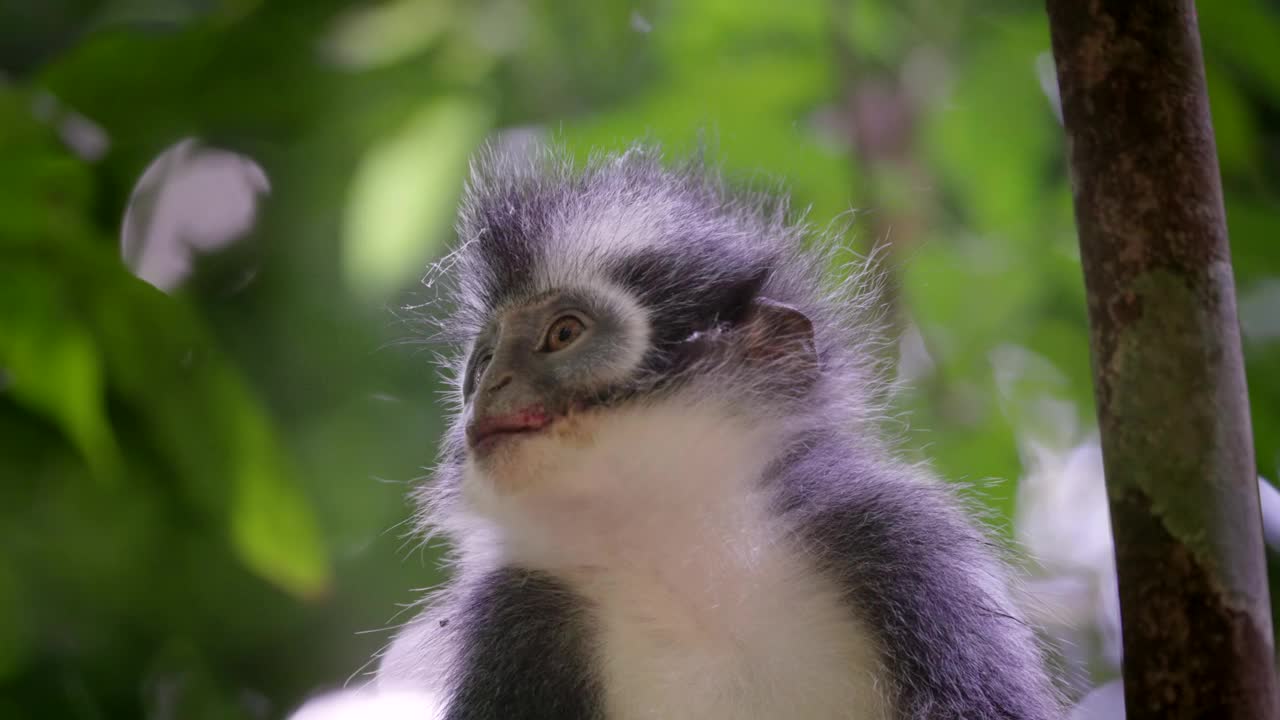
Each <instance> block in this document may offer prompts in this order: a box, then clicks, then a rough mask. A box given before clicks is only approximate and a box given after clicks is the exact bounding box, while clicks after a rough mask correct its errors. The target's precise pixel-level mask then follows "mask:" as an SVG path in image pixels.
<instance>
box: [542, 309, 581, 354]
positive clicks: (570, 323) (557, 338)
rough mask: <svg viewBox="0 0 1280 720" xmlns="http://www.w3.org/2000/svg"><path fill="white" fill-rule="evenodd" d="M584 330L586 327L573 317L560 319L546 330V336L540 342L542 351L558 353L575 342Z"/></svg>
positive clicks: (567, 316)
mask: <svg viewBox="0 0 1280 720" xmlns="http://www.w3.org/2000/svg"><path fill="white" fill-rule="evenodd" d="M586 329H587V326H586V325H584V324H583V322H582V321H581V320H579V319H578V318H576V317H574V316H573V315H565V316H563V317H560V318H558V319H556V321H555V322H553V323H551V327H550V328H548V329H547V336H546V337H545V338H543V340H542V349H543V351H544V352H549V353H553V352H559V351H561V350H563V349H565V348H567V347H569V346H570V345H572V344H574V343H575V342H577V340H578V338H579V337H582V332H583V331H584V330H586Z"/></svg>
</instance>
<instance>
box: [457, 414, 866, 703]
mask: <svg viewBox="0 0 1280 720" xmlns="http://www.w3.org/2000/svg"><path fill="white" fill-rule="evenodd" d="M560 424H561V425H562V427H556V428H554V429H553V430H552V431H551V432H549V433H547V434H545V435H541V436H535V437H531V438H526V439H519V440H517V443H515V444H514V445H513V446H510V447H507V448H502V449H501V450H502V454H501V456H499V457H495V458H492V460H493V462H491V463H487V464H486V467H485V468H483V469H482V468H480V467H477V466H475V465H470V466H469V467H468V468H467V472H466V481H465V492H466V494H467V497H468V499H469V502H470V504H471V506H472V507H473V508H474V510H475V511H476V513H477V515H478V516H479V518H483V520H482V522H488V523H490V524H491V528H490V530H491V531H490V532H488V533H485V535H486V536H488V537H489V538H491V539H493V540H495V541H496V542H497V544H498V545H497V547H496V548H494V549H493V550H491V552H492V553H493V556H494V557H495V558H497V559H498V560H499V561H500V562H507V563H519V564H521V565H524V566H527V567H534V568H540V569H544V570H548V571H551V572H552V573H554V574H556V575H557V576H559V577H561V578H563V579H565V580H567V581H568V582H569V583H570V584H571V585H572V586H574V587H575V589H576V590H578V591H579V592H581V593H582V594H583V595H584V596H585V597H586V598H587V599H588V600H589V601H590V602H591V604H592V606H593V607H594V608H595V612H596V613H597V619H598V621H599V623H600V628H601V633H602V640H603V644H602V648H601V650H600V652H601V662H603V667H604V684H605V688H606V698H607V705H608V709H609V713H610V714H609V716H610V718H618V719H621V720H631V719H636V720H639V719H640V718H686V717H687V718H698V719H699V720H720V719H725V720H727V719H729V718H740V719H750V718H761V719H764V718H783V717H797V718H810V719H813V720H820V719H822V718H858V719H872V718H883V717H886V702H885V701H884V700H883V699H882V695H881V692H880V689H879V687H878V686H879V684H880V682H881V680H880V677H881V670H880V666H879V660H878V658H877V654H876V652H875V649H874V645H873V643H872V641H871V639H870V637H869V635H868V633H867V631H866V629H865V628H862V627H860V626H859V624H858V623H857V622H856V621H855V620H854V619H853V617H852V616H851V614H850V612H849V610H848V609H847V607H846V606H845V605H843V604H842V603H841V602H840V600H839V598H838V594H837V590H836V588H835V587H834V586H833V585H832V584H831V583H829V582H828V581H827V580H826V579H825V578H823V577H822V576H820V575H819V574H818V573H817V572H815V571H814V568H813V565H812V562H811V560H810V558H808V557H805V556H803V555H802V554H801V553H800V552H798V549H797V547H796V545H795V544H794V543H793V542H792V540H791V538H790V536H789V533H788V528H786V527H782V526H780V524H779V521H778V520H777V519H775V518H774V517H773V516H771V515H770V513H768V512H767V511H766V508H765V507H764V503H765V500H766V498H765V496H764V493H763V492H762V491H761V490H760V489H759V487H758V484H759V483H758V481H759V480H760V477H761V474H762V472H763V470H764V468H765V465H766V464H767V463H768V462H769V460H770V459H771V458H772V457H773V454H774V452H775V451H776V450H777V447H778V446H777V442H778V441H777V439H776V438H778V437H779V436H780V435H782V434H784V433H781V432H779V431H778V428H776V427H772V426H771V425H770V424H768V423H761V422H759V421H755V422H748V421H747V420H746V419H744V418H742V417H740V416H734V415H733V414H732V413H730V412H728V411H726V410H722V409H719V408H715V407H712V406H708V405H696V404H695V405H690V404H675V403H668V404H662V405H657V406H654V405H647V406H646V405H641V406H639V407H635V408H630V409H623V410H614V411H608V412H604V413H588V414H585V415H582V416H578V417H572V418H568V419H566V420H562V421H560ZM479 518H478V519H479Z"/></svg>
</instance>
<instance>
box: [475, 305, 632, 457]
mask: <svg viewBox="0 0 1280 720" xmlns="http://www.w3.org/2000/svg"><path fill="white" fill-rule="evenodd" d="M649 336H650V333H649V321H648V318H647V317H646V314H645V312H644V311H643V310H642V309H641V308H640V307H639V306H638V305H637V304H636V303H635V302H634V301H632V300H631V299H630V298H628V297H627V296H626V295H625V294H624V293H621V292H618V291H612V290H610V289H608V288H601V287H596V288H593V289H586V288H583V289H573V290H553V291H547V292H543V293H540V294H538V295H535V296H532V297H530V298H527V299H525V300H523V301H521V302H518V303H512V304H511V305H509V306H507V307H505V308H501V309H499V311H498V312H496V313H494V315H493V316H492V318H491V319H490V321H489V322H488V323H487V324H486V326H485V327H484V329H483V330H482V331H481V332H480V334H479V335H478V336H477V337H476V339H475V342H474V345H473V349H472V351H471V354H470V357H469V359H468V362H467V365H466V369H465V375H464V378H463V387H462V391H463V399H464V404H465V422H466V436H467V447H468V452H469V453H470V456H471V458H472V460H473V461H475V462H477V463H479V464H482V465H486V466H493V465H494V464H496V463H499V462H501V461H502V460H509V459H511V458H512V456H513V455H514V454H515V453H517V452H518V450H519V448H520V447H522V446H523V445H525V444H526V443H527V441H528V440H530V439H532V438H535V437H538V436H547V435H550V434H556V435H557V436H558V437H562V438H567V437H568V436H569V435H571V434H572V433H570V432H569V431H570V428H569V426H570V424H571V421H572V420H573V419H574V418H575V417H580V416H581V415H583V414H585V413H588V412H589V411H592V410H595V409H599V408H600V407H601V406H604V405H607V404H610V403H611V402H617V401H618V399H619V397H620V396H621V395H622V393H623V391H624V389H625V388H627V387H629V386H630V384H631V383H632V381H633V380H635V379H636V377H637V375H638V374H642V371H641V370H640V366H641V363H642V360H643V359H644V357H645V354H646V350H647V349H648V347H649V344H650V343H649ZM579 424H580V423H579Z"/></svg>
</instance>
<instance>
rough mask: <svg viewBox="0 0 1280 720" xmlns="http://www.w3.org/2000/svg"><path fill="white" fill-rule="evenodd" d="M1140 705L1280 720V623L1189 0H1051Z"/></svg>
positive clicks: (1127, 636) (1135, 698)
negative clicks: (1275, 629) (1277, 665)
mask: <svg viewBox="0 0 1280 720" xmlns="http://www.w3.org/2000/svg"><path fill="white" fill-rule="evenodd" d="M1047 5H1048V10H1049V20H1050V27H1051V33H1052V38H1053V54H1054V58H1055V60H1056V62H1057V71H1058V85H1059V92H1060V93H1061V97H1062V109H1063V117H1064V122H1065V126H1066V131H1067V143H1068V148H1069V154H1070V161H1071V162H1070V165H1071V172H1072V181H1073V182H1072V185H1073V192H1074V196H1075V209H1076V223H1077V226H1078V228H1079V234H1080V251H1081V259H1082V263H1083V266H1084V275H1085V285H1086V288H1087V291H1088V298H1089V300H1088V303H1089V320H1090V325H1091V346H1092V357H1093V375H1094V389H1095V396H1096V399H1097V406H1098V407H1097V410H1098V423H1099V426H1100V428H1101V433H1102V452H1103V460H1104V466H1105V469H1106V478H1107V490H1108V496H1109V501H1110V507H1111V523H1112V531H1113V533H1114V535H1115V547H1116V565H1117V569H1118V571H1119V579H1120V607H1121V617H1122V621H1123V633H1124V654H1125V655H1124V683H1125V704H1126V707H1127V712H1128V717H1129V718H1130V720H1137V719H1140V718H1160V719H1161V720H1167V719H1169V718H1223V719H1224V720H1232V719H1235V718H1239V719H1241V720H1245V719H1248V720H1268V719H1274V718H1277V717H1280V714H1278V712H1277V707H1278V706H1277V696H1276V680H1275V669H1274V665H1273V657H1274V653H1273V648H1272V629H1271V619H1270V612H1269V598H1268V591H1267V583H1266V568H1265V565H1264V562H1263V544H1262V529H1261V528H1262V525H1261V516H1260V514H1259V509H1258V487H1257V474H1256V471H1255V464H1254V453H1253V438H1252V433H1251V429H1250V426H1249V410H1248V395H1247V391H1246V388H1245V379H1244V364H1243V360H1242V357H1241V349H1240V332H1239V324H1238V322H1237V318H1236V307H1235V294H1234V287H1233V280H1232V272H1231V257H1230V250H1229V247H1228V244H1227V232H1226V220H1225V213H1224V211H1223V204H1222V189H1221V185H1220V181H1219V177H1218V162H1217V154H1216V150H1215V147H1214V139H1213V129H1212V126H1211V122H1210V117H1209V104H1208V96H1207V93H1206V89H1205V80H1204V62H1203V58H1202V56H1201V50H1200V41H1199V36H1198V30H1197V27H1196V15H1195V6H1194V3H1193V2H1192V0H1047Z"/></svg>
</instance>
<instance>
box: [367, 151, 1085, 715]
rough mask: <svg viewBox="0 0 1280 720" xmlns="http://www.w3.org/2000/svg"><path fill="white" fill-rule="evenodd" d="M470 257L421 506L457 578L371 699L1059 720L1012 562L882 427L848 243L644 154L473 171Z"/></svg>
mask: <svg viewBox="0 0 1280 720" xmlns="http://www.w3.org/2000/svg"><path fill="white" fill-rule="evenodd" d="M457 236H458V245H457V247H456V249H454V250H453V251H452V253H451V254H450V255H448V256H447V258H446V261H444V262H442V263H440V264H439V266H438V267H439V268H441V269H440V270H439V271H438V272H436V273H434V274H432V275H430V276H429V277H430V280H429V282H431V283H433V284H434V283H436V282H437V281H438V282H439V283H440V285H439V286H437V287H438V290H439V291H440V293H441V302H442V304H443V305H444V306H445V307H446V308H447V311H445V312H444V313H442V315H443V317H442V318H441V319H439V321H438V327H437V332H438V334H439V338H440V339H441V340H442V341H443V342H447V343H448V344H449V347H451V348H454V349H456V351H454V352H451V353H449V354H448V356H447V357H444V358H443V361H444V364H445V367H446V369H447V371H448V372H447V376H448V378H449V386H448V390H447V394H448V396H449V398H450V399H451V400H452V402H453V406H452V410H451V415H450V417H451V421H450V423H449V426H448V428H447V430H446V431H445V433H444V436H443V438H442V440H441V446H440V450H439V458H438V463H437V467H436V468H435V469H434V471H433V473H432V475H433V477H432V478H431V481H430V482H427V483H424V484H423V485H422V486H421V487H420V488H419V489H417V490H415V499H416V500H417V502H418V507H420V508H421V509H420V512H419V517H418V520H419V522H420V525H421V527H422V529H423V531H424V533H426V536H428V537H433V536H435V535H437V534H438V535H440V536H442V537H444V538H445V539H446V540H447V541H448V542H447V544H448V545H449V546H451V548H452V550H451V552H452V554H451V555H450V557H449V559H448V564H449V565H450V566H451V567H452V570H453V573H452V577H451V579H450V580H449V581H448V582H447V583H446V584H445V585H444V586H443V587H442V588H440V589H437V590H435V591H433V592H432V593H430V594H429V595H428V597H427V598H426V599H425V600H424V601H423V607H422V608H421V609H420V613H419V614H418V615H417V616H416V617H414V618H413V619H412V620H410V621H409V622H408V623H406V624H405V625H404V626H403V627H402V628H400V629H399V631H398V632H397V634H396V636H395V637H394V638H393V640H392V641H391V644H390V646H389V647H388V648H387V649H386V650H385V652H384V653H383V654H382V655H381V658H380V664H379V668H378V670H377V672H376V681H375V682H376V684H377V686H378V687H380V688H383V689H395V688H405V689H411V690H421V691H427V692H431V693H434V694H435V696H436V697H439V698H440V700H441V710H440V717H442V718H445V719H447V720H488V719H490V718H493V719H495V720H497V719H501V720H544V719H545V720H641V719H646V718H654V719H658V718H663V719H680V718H697V719H699V720H728V719H730V718H733V719H739V720H740V719H751V718H760V719H764V718H769V719H775V718H803V719H806V720H825V719H827V718H832V719H834V718H848V719H854V720H890V719H892V720H908V719H910V720H915V719H917V718H919V719H922V720H925V719H927V720H950V719H956V720H959V719H961V718H965V719H969V720H979V719H1003V720H1048V719H1050V718H1057V717H1061V712H1062V709H1061V702H1060V698H1059V696H1058V692H1057V690H1056V689H1055V685H1054V683H1053V681H1052V679H1051V677H1050V674H1049V672H1048V670H1047V667H1046V660H1045V657H1044V655H1043V653H1042V649H1041V645H1040V644H1039V643H1038V641H1037V639H1036V635H1035V633H1034V632H1033V629H1032V628H1031V627H1029V626H1028V624H1027V623H1026V621H1025V620H1024V619H1023V618H1022V616H1021V614H1020V611H1019V609H1018V603H1017V602H1015V598H1016V590H1017V588H1016V583H1015V582H1014V572H1013V570H1012V564H1011V562H1010V561H1009V559H1008V558H1006V557H1005V553H1004V552H1003V550H1002V549H1001V548H1000V545H999V543H997V542H996V541H994V540H993V539H992V538H991V537H989V535H990V531H989V530H988V529H987V528H986V527H985V526H984V525H983V524H982V523H981V522H979V521H978V520H976V519H975V517H974V514H973V513H972V512H970V510H969V509H968V505H967V503H966V501H965V500H964V498H963V496H962V495H961V494H960V493H959V491H958V490H957V489H956V488H955V486H954V485H952V484H949V483H945V482H943V481H941V480H940V479H938V478H936V477H935V476H934V475H933V474H932V472H931V471H930V470H929V469H928V468H926V467H924V466H922V465H921V464H920V463H918V462H912V461H908V460H905V459H903V458H902V457H901V455H902V453H901V452H900V451H899V450H898V448H897V446H898V444H899V443H898V441H897V440H896V439H895V438H894V437H893V433H891V432H889V431H888V430H886V427H885V426H886V423H885V422H884V418H885V417H886V412H885V408H884V401H883V400H882V397H883V393H882V391H883V390H884V388H885V386H886V383H887V381H885V380H884V379H883V378H884V377H885V372H884V371H883V367H882V366H883V364H884V363H883V353H882V352H880V351H879V348H878V347H877V343H879V342H881V341H880V340H879V339H878V338H879V335H881V334H882V332H881V331H880V329H879V328H880V325H881V323H879V322H878V321H877V319H876V312H877V302H876V300H875V293H874V286H875V282H874V280H875V275H874V273H873V272H872V271H870V270H865V269H864V270H861V271H857V272H854V273H852V277H851V278H849V279H846V280H845V281H838V280H836V279H834V278H833V275H836V274H835V273H832V272H830V269H831V267H832V266H833V264H834V258H835V257H836V253H837V252H839V247H840V242H841V240H840V234H839V233H836V232H818V231H815V230H813V229H812V228H811V227H810V226H809V225H808V224H807V223H806V222H805V220H804V218H803V217H802V216H801V217H796V213H793V212H792V211H791V209H790V206H789V201H788V199H787V197H786V194H785V193H777V192H760V191H755V190H751V189H746V190H744V189H741V188H736V187H731V185H730V183H728V182H726V181H725V180H724V178H723V175H722V173H721V172H719V171H718V170H716V169H714V168H712V167H711V166H710V164H709V163H707V162H705V161H703V160H699V159H697V158H694V159H692V160H683V161H679V162H668V161H667V159H666V158H664V156H663V152H662V150H661V149H660V148H658V147H655V146H650V145H635V146H631V147H629V148H628V149H625V150H623V151H620V152H613V153H601V154H597V155H595V156H593V157H592V159H591V160H589V161H588V162H586V163H583V164H580V165H579V164H575V163H574V162H572V161H570V160H568V159H565V156H564V154H563V152H562V151H556V150H547V149H544V150H543V151H540V152H538V153H534V154H532V155H523V156H518V157H517V156H514V155H511V154H505V153H502V152H499V151H498V150H495V149H493V148H492V147H491V148H489V149H487V150H482V151H480V152H479V153H477V157H476V159H474V160H473V164H472V175H471V177H470V179H469V180H468V183H467V187H466V190H465V192H464V195H463V199H462V202H461V209H460V211H459V219H458V224H457ZM845 276H846V278H848V274H845Z"/></svg>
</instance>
